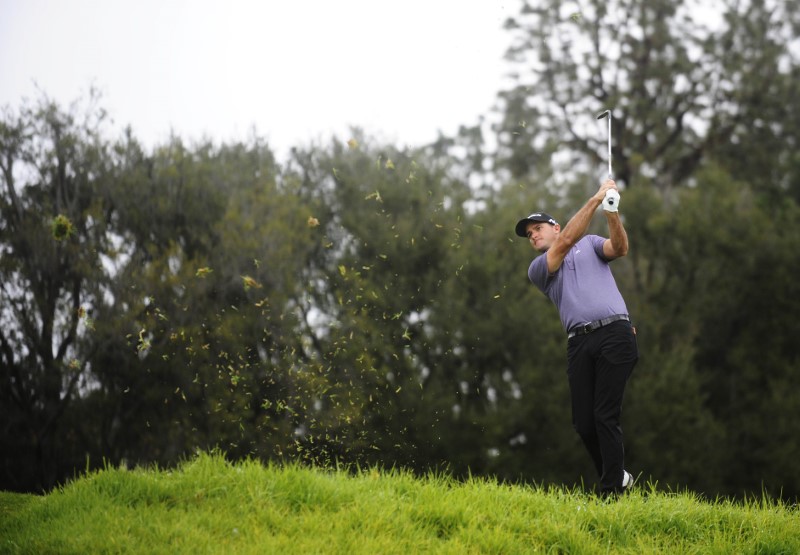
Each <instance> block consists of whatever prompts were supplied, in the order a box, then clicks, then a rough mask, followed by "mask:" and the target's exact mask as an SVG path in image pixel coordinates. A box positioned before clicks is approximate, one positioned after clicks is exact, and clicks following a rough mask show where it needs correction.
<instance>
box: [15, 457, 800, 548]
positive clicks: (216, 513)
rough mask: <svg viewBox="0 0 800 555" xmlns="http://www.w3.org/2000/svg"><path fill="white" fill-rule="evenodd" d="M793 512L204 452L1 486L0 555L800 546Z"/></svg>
mask: <svg viewBox="0 0 800 555" xmlns="http://www.w3.org/2000/svg"><path fill="white" fill-rule="evenodd" d="M799 516H800V515H798V511H797V508H796V507H787V506H785V505H784V504H782V503H780V502H777V501H770V500H758V501H757V500H752V501H748V502H732V501H718V502H707V501H702V500H700V499H698V498H697V497H696V496H693V495H691V494H688V493H680V494H664V493H659V492H656V491H655V489H654V488H649V489H648V488H641V487H640V488H635V490H634V492H633V493H631V494H630V495H628V496H626V497H624V498H622V499H619V500H615V501H603V500H600V499H598V498H596V497H594V496H592V495H588V494H586V493H583V492H574V491H570V490H566V489H560V488H549V489H544V488H535V487H534V488H531V487H524V486H512V485H501V484H497V483H495V482H493V481H491V480H486V479H472V480H469V481H466V482H459V481H456V480H453V479H452V478H449V477H446V476H435V475H430V476H428V477H426V478H416V477H414V476H412V475H411V474H409V473H407V472H403V471H382V470H378V469H371V470H364V471H361V472H358V473H355V474H353V473H347V472H343V471H328V470H319V469H309V468H303V467H300V466H291V465H290V466H279V465H263V464H261V463H257V462H252V461H250V462H243V463H236V464H231V463H228V462H226V461H225V460H224V458H223V457H221V456H218V455H208V454H202V455H199V456H197V457H196V458H194V459H192V460H191V461H187V462H186V463H184V464H183V465H181V466H180V467H179V468H177V469H176V470H172V471H169V470H158V469H155V468H151V469H136V470H132V471H129V470H125V469H114V468H109V469H106V470H103V471H100V472H96V473H92V474H90V475H87V476H85V477H83V478H80V479H78V480H75V481H74V482H72V483H70V484H68V485H67V486H65V487H63V488H61V489H59V490H57V491H54V492H52V493H50V494H49V495H46V496H34V495H19V494H10V493H2V494H0V552H1V553H108V552H132V553H170V554H172V553H259V554H261V553H348V554H349V553H404V554H405V553H418V552H435V553H458V554H462V553H535V552H542V551H544V552H565V553H608V552H613V553H637V554H639V553H665V552H670V553H798V552H800V518H798V517H799Z"/></svg>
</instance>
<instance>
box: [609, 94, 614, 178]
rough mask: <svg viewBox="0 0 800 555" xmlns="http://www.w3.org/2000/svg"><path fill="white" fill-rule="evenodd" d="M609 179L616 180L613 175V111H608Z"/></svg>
mask: <svg viewBox="0 0 800 555" xmlns="http://www.w3.org/2000/svg"><path fill="white" fill-rule="evenodd" d="M608 178H609V179H613V178H614V174H612V173H611V110H609V111H608Z"/></svg>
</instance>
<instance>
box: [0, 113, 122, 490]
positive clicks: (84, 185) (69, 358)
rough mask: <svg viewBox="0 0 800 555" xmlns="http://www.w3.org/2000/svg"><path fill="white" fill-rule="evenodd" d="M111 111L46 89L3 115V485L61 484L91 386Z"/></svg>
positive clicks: (104, 240)
mask: <svg viewBox="0 0 800 555" xmlns="http://www.w3.org/2000/svg"><path fill="white" fill-rule="evenodd" d="M92 100H93V101H94V100H95V99H94V98H92ZM104 116H105V114H104V112H103V111H102V110H99V109H97V107H96V106H95V105H94V104H90V105H89V106H88V107H87V108H86V110H85V112H83V113H81V112H80V111H79V109H78V107H77V106H73V107H72V108H71V110H70V111H69V112H64V111H61V110H60V109H59V108H58V107H57V106H56V105H55V104H54V103H52V102H50V101H49V100H47V99H46V98H45V99H43V100H42V101H41V102H40V103H38V104H37V105H35V106H32V107H31V106H27V105H26V106H24V107H23V108H21V109H20V110H19V111H18V112H17V113H13V112H12V111H11V110H9V109H6V110H5V111H4V116H3V121H2V123H0V168H1V169H2V180H3V182H2V193H1V194H0V212H1V213H2V224H1V225H0V245H1V246H0V249H2V253H3V257H2V263H0V274H2V275H0V282H1V283H2V286H0V306H2V312H0V318H2V326H0V368H2V371H1V372H0V380H1V381H2V387H0V391H2V392H1V393H0V399H2V402H1V403H0V405H2V407H3V408H2V412H3V418H2V421H3V427H2V443H3V445H4V446H5V447H4V449H3V453H4V455H3V457H4V459H5V461H4V464H3V468H4V476H3V478H2V480H3V484H4V485H7V484H10V485H11V486H12V487H14V486H16V487H19V485H21V484H24V487H32V488H36V489H41V488H46V487H49V486H52V485H53V483H54V480H55V478H56V476H58V475H59V474H60V473H61V472H62V471H63V470H64V469H63V468H60V467H59V461H62V460H63V458H64V457H63V453H62V449H61V447H60V446H61V445H62V444H63V440H62V439H60V438H59V436H60V434H62V433H63V430H62V426H61V421H62V418H63V417H64V415H65V413H66V412H67V410H68V407H69V405H70V403H71V401H72V398H73V397H74V395H76V393H77V392H79V391H80V390H81V389H83V388H86V387H90V385H91V382H90V380H89V378H88V374H87V368H88V362H89V359H90V357H91V354H92V351H93V349H94V348H95V346H94V345H93V344H92V342H91V341H90V340H89V337H90V335H91V333H92V308H93V306H95V305H96V304H98V303H99V302H100V301H101V299H102V295H103V291H104V286H105V284H106V276H105V274H104V272H103V271H102V256H103V253H105V252H107V250H108V249H109V243H108V238H107V236H106V234H105V232H106V228H107V226H108V224H109V208H110V206H111V198H110V190H111V189H110V184H109V181H108V176H109V168H108V166H107V163H106V162H107V159H106V152H105V144H104V142H103V141H102V139H101V137H100V129H101V128H102V123H103V120H104Z"/></svg>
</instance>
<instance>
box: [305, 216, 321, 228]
mask: <svg viewBox="0 0 800 555" xmlns="http://www.w3.org/2000/svg"><path fill="white" fill-rule="evenodd" d="M307 223H308V227H317V226H318V225H319V220H318V219H316V218H315V217H314V216H309V217H308V222H307Z"/></svg>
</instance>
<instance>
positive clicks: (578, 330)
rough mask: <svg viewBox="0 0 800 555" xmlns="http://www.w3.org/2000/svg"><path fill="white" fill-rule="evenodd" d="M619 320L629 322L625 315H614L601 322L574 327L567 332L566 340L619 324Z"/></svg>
mask: <svg viewBox="0 0 800 555" xmlns="http://www.w3.org/2000/svg"><path fill="white" fill-rule="evenodd" d="M620 320H627V321H628V322H630V321H631V319H630V318H629V317H628V315H627V314H614V316H609V317H608V318H603V319H602V320H595V321H594V322H589V323H588V324H580V325H578V326H575V327H574V328H572V329H571V330H570V331H569V333H567V339H572V338H573V337H575V336H576V335H586V334H587V333H592V332H593V331H594V330H598V329H600V328H602V327H603V326H607V325H609V324H610V323H612V322H619V321H620Z"/></svg>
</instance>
